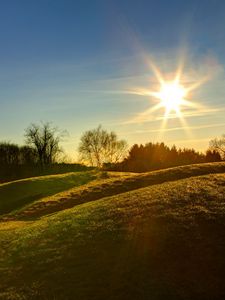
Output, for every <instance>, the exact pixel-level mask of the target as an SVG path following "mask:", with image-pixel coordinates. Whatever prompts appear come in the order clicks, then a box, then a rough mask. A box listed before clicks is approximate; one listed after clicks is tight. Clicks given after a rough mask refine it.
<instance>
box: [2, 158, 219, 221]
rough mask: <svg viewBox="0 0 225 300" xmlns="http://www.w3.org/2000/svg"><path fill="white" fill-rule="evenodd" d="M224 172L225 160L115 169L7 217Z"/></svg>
mask: <svg viewBox="0 0 225 300" xmlns="http://www.w3.org/2000/svg"><path fill="white" fill-rule="evenodd" d="M221 172H225V163H209V164H196V165H188V166H182V167H176V168H170V169H165V170H159V171H154V172H149V173H143V174H139V175H137V174H135V175H133V176H132V175H131V174H130V173H128V174H127V173H124V174H123V173H118V177H113V175H114V176H115V174H117V173H116V172H114V173H113V172H112V173H109V177H110V178H109V179H105V180H104V179H101V180H98V181H94V182H91V183H90V184H88V185H85V186H81V187H79V188H74V189H71V190H69V191H66V192H64V193H60V194H58V195H54V196H51V197H48V198H45V199H42V200H41V201H38V202H35V203H33V204H31V205H29V206H28V207H25V208H24V209H22V210H20V211H19V212H17V213H14V214H13V215H11V216H5V217H4V219H33V218H37V217H41V216H44V215H46V214H50V213H54V212H57V211H60V210H63V209H67V208H71V207H73V206H75V205H80V204H83V203H86V202H89V201H95V200H98V199H100V198H103V197H108V196H112V195H116V194H120V193H124V192H126V191H132V190H135V189H138V188H142V187H146V186H150V185H154V184H161V183H163V182H168V181H174V180H178V179H182V178H188V177H192V176H199V175H205V174H211V173H221ZM119 174H120V176H119Z"/></svg>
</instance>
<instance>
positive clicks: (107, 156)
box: [79, 125, 127, 167]
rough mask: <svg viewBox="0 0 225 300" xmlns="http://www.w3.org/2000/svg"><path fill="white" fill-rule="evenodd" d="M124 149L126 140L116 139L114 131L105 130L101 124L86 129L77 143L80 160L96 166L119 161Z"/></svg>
mask: <svg viewBox="0 0 225 300" xmlns="http://www.w3.org/2000/svg"><path fill="white" fill-rule="evenodd" d="M126 151H127V142H126V141H125V140H118V138H117V135H116V134H115V133H114V132H107V131H106V130H105V129H103V128H102V127H101V125H99V126H98V127H97V128H96V129H93V130H88V131H86V132H85V133H84V134H83V135H82V137H81V141H80V145H79V154H80V158H81V160H82V161H84V162H87V163H88V164H90V165H92V166H97V167H101V166H102V165H103V163H115V162H119V161H120V160H122V159H123V158H124V156H125V154H126Z"/></svg>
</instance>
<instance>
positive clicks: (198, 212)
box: [0, 174, 225, 300]
mask: <svg viewBox="0 0 225 300" xmlns="http://www.w3.org/2000/svg"><path fill="white" fill-rule="evenodd" d="M224 233H225V175H224V174H214V175H207V176H200V177H192V178H187V179H182V180H178V181H173V182H165V183H163V184H159V185H152V186H149V187H146V188H141V189H137V190H135V191H131V192H126V193H123V194H119V195H115V196H112V197H108V198H103V199H101V200H97V201H94V202H89V203H86V204H83V205H79V206H76V207H74V208H72V209H68V210H64V211H62V212H59V213H56V214H54V215H52V216H47V217H44V218H42V219H40V220H37V221H33V222H6V223H2V224H1V230H0V251H1V252H0V258H1V259H0V299H4V300H9V299H10V300H14V299H17V300H18V299H23V300H25V299H58V300H59V299H60V300H61V299H64V300H65V299H76V300H81V299H82V300H83V299H85V300H88V299H92V300H95V299H96V300H103V299H104V300H105V299H109V300H110V299H117V300H120V299H121V300H122V299H123V300H126V299H129V300H130V299H135V300H136V299H146V300H147V299H153V300H159V299H173V300H176V299H184V300H186V299H187V300H189V299H194V300H195V299H196V300H197V299H198V300H199V299H214V300H216V299H221V300H222V299H224V297H225V284H224V283H225V279H224V278H225V256H224V253H225V239H224Z"/></svg>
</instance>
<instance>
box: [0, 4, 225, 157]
mask: <svg viewBox="0 0 225 300" xmlns="http://www.w3.org/2000/svg"><path fill="white" fill-rule="evenodd" d="M0 43H1V46H0V140H7V141H11V142H17V143H20V144H22V143H23V141H24V138H23V133H24V129H25V128H26V127H27V126H28V125H29V124H30V123H31V122H39V121H51V122H52V123H53V124H54V125H56V126H58V127H59V128H61V129H66V130H67V131H68V133H69V136H68V137H67V138H66V139H65V141H64V149H65V150H66V152H67V153H68V154H69V155H70V156H71V157H75V152H76V149H77V145H78V142H79V138H80V135H81V133H82V132H84V131H85V130H87V129H91V128H94V127H96V126H97V125H98V124H102V125H103V127H105V128H106V129H111V130H114V131H116V132H117V133H118V135H119V137H120V138H125V139H126V140H127V141H128V142H129V144H130V145H132V144H133V143H146V142H150V141H152V142H155V141H165V142H166V143H167V144H169V145H172V144H176V145H178V146H181V147H194V148H196V149H199V150H205V149H206V148H207V146H208V141H209V140H210V139H211V138H214V137H216V136H220V135H221V134H222V133H225V73H224V66H225V1H224V0H204V1H203V0H189V1H182V0H177V1H175V0H170V1H168V0H154V1H153V0H138V1H137V0H135V1H133V0H73V1H72V0H71V1H70V0H60V1H59V0H52V1H50V0H38V1H35V0H20V1H19V0H8V1H1V2H0ZM181 61H184V67H183V69H182V76H181V83H182V85H183V86H184V87H186V86H190V85H193V84H195V83H199V82H200V81H201V80H202V79H203V80H202V84H201V85H199V86H198V87H196V89H194V90H192V91H191V92H190V93H188V94H187V98H188V100H189V101H190V102H193V103H195V104H196V107H195V108H192V109H191V110H190V109H188V108H185V107H184V108H181V114H182V120H183V121H182V120H181V119H180V118H179V117H177V116H174V117H170V118H168V119H167V124H166V125H165V124H164V125H165V126H164V129H163V130H161V129H162V122H163V120H164V110H163V108H162V109H159V110H157V111H152V112H151V111H150V113H149V114H146V115H145V114H143V113H144V112H145V111H146V110H149V109H151V108H152V107H154V105H155V104H157V99H155V98H154V97H152V96H151V95H146V94H144V95H140V94H141V93H138V92H137V91H140V90H142V89H145V90H148V89H149V90H154V89H157V80H156V76H155V74H154V72H153V70H152V67H151V63H152V62H154V64H155V65H156V66H157V67H158V68H159V69H160V70H161V72H162V74H163V77H164V78H167V79H171V78H173V76H174V74H175V72H176V69H177V66H178V65H179V64H180V62H181ZM205 77H207V80H204V78H205ZM197 105H198V106H197ZM140 114H141V116H144V117H137V116H140Z"/></svg>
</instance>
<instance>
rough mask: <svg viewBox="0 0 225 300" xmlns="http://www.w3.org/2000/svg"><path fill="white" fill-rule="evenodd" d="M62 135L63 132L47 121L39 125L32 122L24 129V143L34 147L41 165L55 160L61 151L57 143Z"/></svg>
mask: <svg viewBox="0 0 225 300" xmlns="http://www.w3.org/2000/svg"><path fill="white" fill-rule="evenodd" d="M62 136H63V133H62V132H59V131H58V129H57V128H55V127H52V126H51V124H50V123H49V122H46V123H41V124H40V125H39V124H34V123H33V124H31V125H30V126H29V127H28V128H27V129H26V130H25V138H26V143H27V144H28V145H30V146H33V147H34V148H35V149H36V151H37V154H38V159H39V163H40V164H41V165H48V164H51V163H53V162H55V160H56V158H57V155H58V154H59V153H60V152H61V148H60V146H59V143H60V141H61V138H62Z"/></svg>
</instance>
